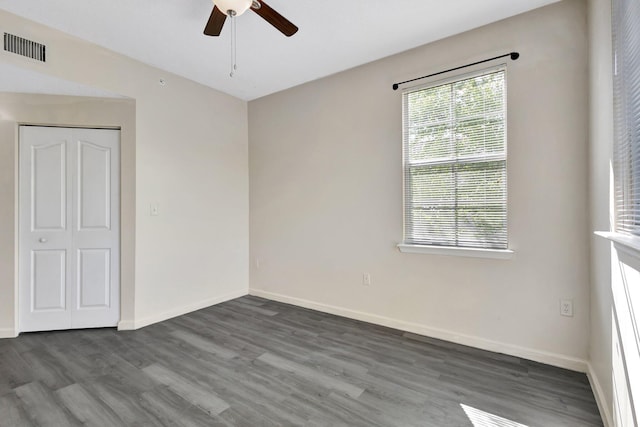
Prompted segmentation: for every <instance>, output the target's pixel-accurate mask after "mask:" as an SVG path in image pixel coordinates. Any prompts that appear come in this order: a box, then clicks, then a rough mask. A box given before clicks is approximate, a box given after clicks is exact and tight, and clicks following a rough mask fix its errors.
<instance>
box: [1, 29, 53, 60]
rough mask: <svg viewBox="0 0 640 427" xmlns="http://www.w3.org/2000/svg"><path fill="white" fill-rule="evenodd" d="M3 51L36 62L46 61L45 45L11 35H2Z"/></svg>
mask: <svg viewBox="0 0 640 427" xmlns="http://www.w3.org/2000/svg"><path fill="white" fill-rule="evenodd" d="M4 50H5V51H7V52H13V53H15V54H18V55H22V56H26V57H27V58H31V59H35V60H36V61H41V62H45V61H46V50H47V47H46V46H45V45H43V44H41V43H37V42H34V41H31V40H27V39H23V38H22V37H18V36H16V35H13V34H9V33H4Z"/></svg>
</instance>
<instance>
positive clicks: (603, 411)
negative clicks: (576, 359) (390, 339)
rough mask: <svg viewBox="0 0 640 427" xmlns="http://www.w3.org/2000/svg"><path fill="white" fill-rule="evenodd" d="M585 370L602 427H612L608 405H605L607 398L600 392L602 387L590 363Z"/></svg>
mask: <svg viewBox="0 0 640 427" xmlns="http://www.w3.org/2000/svg"><path fill="white" fill-rule="evenodd" d="M587 369H588V370H587V378H589V383H590V384H591V389H592V390H593V395H594V397H595V398H596V403H597V404H598V409H599V410H600V417H601V418H602V421H603V423H604V427H614V425H613V418H612V417H611V412H609V405H608V404H607V398H606V396H605V395H604V391H603V390H602V386H601V385H600V380H598V376H597V375H596V373H595V371H594V370H593V367H592V366H591V363H588V364H587Z"/></svg>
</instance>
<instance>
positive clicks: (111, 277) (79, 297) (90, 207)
mask: <svg viewBox="0 0 640 427" xmlns="http://www.w3.org/2000/svg"><path fill="white" fill-rule="evenodd" d="M119 143H120V133H119V131H117V130H106V129H77V128H55V127H37V126H21V127H20V242H19V244H20V258H19V268H20V330H21V331H23V332H25V331H40V330H54V329H71V328H85V327H106V326H116V324H117V322H118V320H119V317H120V306H119V293H120V292H119V291H120V289H119V276H120V273H119V233H120V231H119V200H120V199H119V168H118V166H119Z"/></svg>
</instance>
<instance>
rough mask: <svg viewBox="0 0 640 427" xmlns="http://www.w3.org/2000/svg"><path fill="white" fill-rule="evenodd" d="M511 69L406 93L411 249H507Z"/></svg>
mask: <svg viewBox="0 0 640 427" xmlns="http://www.w3.org/2000/svg"><path fill="white" fill-rule="evenodd" d="M505 84H506V82H505V69H504V67H501V68H493V69H491V70H485V71H484V72H482V73H480V74H475V75H472V76H466V77H465V78H462V79H460V78H458V79H456V80H454V81H449V82H445V83H438V84H436V85H432V86H428V87H421V88H418V89H415V88H414V89H409V90H407V91H405V92H404V93H403V121H404V123H403V152H404V161H403V163H404V244H405V245H428V246H448V247H457V248H476V249H478V248H479V249H506V248H507V160H506V159H507V158H506V126H505V125H506V120H505V119H506V117H505V116H506V108H505V105H506V87H505Z"/></svg>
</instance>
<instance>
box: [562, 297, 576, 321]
mask: <svg viewBox="0 0 640 427" xmlns="http://www.w3.org/2000/svg"><path fill="white" fill-rule="evenodd" d="M560 314H561V315H562V316H567V317H573V300H571V299H561V300H560Z"/></svg>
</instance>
